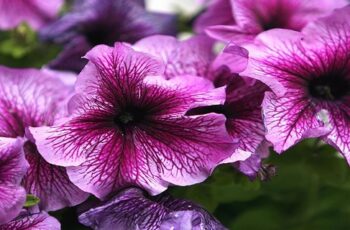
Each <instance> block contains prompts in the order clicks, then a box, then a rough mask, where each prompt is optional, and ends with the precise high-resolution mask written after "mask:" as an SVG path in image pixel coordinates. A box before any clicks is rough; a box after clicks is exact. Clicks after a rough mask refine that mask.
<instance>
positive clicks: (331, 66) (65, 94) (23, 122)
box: [0, 0, 350, 230]
mask: <svg viewBox="0 0 350 230" xmlns="http://www.w3.org/2000/svg"><path fill="white" fill-rule="evenodd" d="M62 3H63V2H62V0H50V1H38V0H27V1H22V0H11V1H9V0H0V28H1V29H9V28H13V27H15V26H17V25H18V24H19V23H21V22H23V21H25V22H27V23H28V24H29V25H30V26H31V27H32V28H34V29H38V30H39V34H40V37H41V38H42V39H43V40H44V41H49V42H56V43H60V44H63V45H64V46H65V48H64V50H63V51H62V53H61V54H60V55H59V56H58V57H57V58H56V59H55V60H54V61H52V62H51V63H49V64H48V67H49V68H50V69H49V68H46V69H41V70H37V69H11V68H7V67H0V111H1V112H0V117H1V119H0V194H1V198H2V199H1V201H0V229H7V230H8V229H50V230H55V229H60V224H59V222H58V221H57V220H56V219H55V218H53V217H51V216H49V215H48V214H47V213H46V212H47V211H54V210H58V209H62V208H64V207H67V206H75V205H78V204H80V203H82V202H84V201H85V200H86V199H87V198H88V197H89V195H90V194H92V195H94V196H96V197H97V198H99V199H100V200H101V202H100V203H98V204H94V207H92V208H87V211H84V212H82V214H81V215H80V217H79V221H80V222H81V223H83V224H84V225H87V226H90V227H92V228H94V229H107V230H108V229H225V227H224V226H222V225H221V224H220V223H219V222H218V221H217V220H216V219H215V218H214V217H212V216H211V215H210V214H209V213H208V212H206V211H205V210H204V209H202V208H201V207H199V206H198V205H196V204H193V203H191V202H189V201H184V200H179V199H175V198H172V197H170V196H168V195H165V194H161V193H162V192H163V191H165V190H166V189H167V188H168V186H169V185H177V186H186V185H192V184H195V183H200V182H202V181H204V180H205V179H206V178H207V177H208V176H209V175H210V174H211V172H212V171H213V170H214V168H215V167H216V166H218V165H220V164H223V163H232V164H233V166H234V167H235V168H236V169H237V170H240V171H241V172H242V173H244V174H246V175H247V176H248V177H250V178H254V177H256V175H257V174H258V173H259V171H260V170H262V169H261V168H262V164H261V160H262V159H263V158H265V157H267V155H268V151H269V147H270V146H273V148H274V149H275V151H276V152H278V153H281V152H283V151H284V150H286V149H288V148H289V147H291V146H292V145H294V144H296V143H297V142H299V141H301V140H303V139H305V138H311V137H313V138H315V137H319V138H321V139H322V140H324V141H325V142H327V143H329V144H330V145H332V146H334V147H335V148H336V149H337V150H338V151H339V152H340V153H342V154H343V156H344V157H345V159H346V160H347V161H348V162H350V20H349V19H350V7H348V6H346V4H347V3H346V1H341V0H337V1H334V0H321V1H320V0H317V1H316V0H309V1H304V0H299V1H295V0H259V1H255V0H213V1H210V2H209V3H203V4H205V5H206V7H207V10H206V11H204V12H203V13H202V14H201V15H200V16H199V17H198V18H197V20H196V22H195V26H194V30H195V31H196V32H197V35H195V36H193V37H191V38H190V39H188V40H185V41H179V40H177V39H176V38H174V37H172V36H170V35H175V29H174V28H175V22H176V18H175V17H174V16H172V15H166V14H160V13H150V12H147V11H146V10H145V9H144V2H143V1H142V0H132V1H131V0H85V1H79V0H77V1H76V3H75V5H74V6H73V8H72V9H71V11H70V12H68V13H66V14H65V15H63V16H62V17H61V18H60V19H58V20H56V21H55V20H54V16H55V15H56V14H57V11H58V9H59V8H60V6H61V5H62ZM336 8H339V9H336ZM18 12H21V13H18ZM48 23H49V24H48ZM156 34H163V35H156ZM215 40H220V41H223V42H225V43H226V47H225V48H224V49H223V50H222V51H221V52H220V53H219V54H215V53H214V52H213V45H214V42H215ZM116 41H118V42H116ZM115 42H116V43H115ZM114 43H115V44H114ZM101 44H104V45H101ZM81 56H84V59H81V58H80V57H81ZM53 69H55V71H54V70H53ZM58 70H70V71H75V72H79V74H78V76H77V78H76V81H75V74H71V73H67V72H60V71H58ZM228 192H229V191H228ZM26 194H32V195H34V196H36V197H38V198H40V202H39V203H38V204H37V205H36V206H33V207H30V208H23V205H24V203H25V200H26ZM159 194H160V195H159Z"/></svg>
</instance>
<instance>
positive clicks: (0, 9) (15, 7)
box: [0, 0, 63, 30]
mask: <svg viewBox="0 0 350 230" xmlns="http://www.w3.org/2000/svg"><path fill="white" fill-rule="evenodd" d="M62 5H63V0H50V1H40V0H25V1H24V0H0V30H8V29H12V28H14V27H16V26H18V25H19V24H20V23H23V22H26V23H28V24H29V25H30V26H31V27H32V28H33V29H39V28H41V27H42V26H44V25H45V24H47V23H49V22H51V21H52V20H53V19H54V18H55V16H56V15H57V13H58V11H59V9H60V8H61V6H62Z"/></svg>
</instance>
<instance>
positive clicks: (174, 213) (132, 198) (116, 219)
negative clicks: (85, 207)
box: [79, 188, 225, 230]
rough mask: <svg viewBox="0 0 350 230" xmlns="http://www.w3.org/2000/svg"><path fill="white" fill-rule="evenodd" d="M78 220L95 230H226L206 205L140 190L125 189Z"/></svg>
mask: <svg viewBox="0 0 350 230" xmlns="http://www.w3.org/2000/svg"><path fill="white" fill-rule="evenodd" d="M79 221H80V222H81V223H83V224H84V225H87V226H89V227H91V228H93V229H101V230H107V229H111V228H117V229H121V230H124V229H130V230H136V229H149V230H156V229H164V230H165V229H174V230H180V229H196V230H200V229H208V230H214V229H215V230H224V229H225V227H224V226H222V225H221V224H220V223H219V222H218V221H217V220H216V219H215V218H214V217H212V216H211V215H210V214H209V213H208V212H207V211H205V210H204V209H203V208H201V207H199V206H197V205H196V204H193V203H192V202H189V201H185V200H177V199H174V198H172V197H170V196H167V195H165V196H160V197H157V198H149V197H147V196H146V195H145V194H144V193H143V192H142V191H141V190H139V189H137V188H131V189H127V190H124V191H122V192H121V193H119V194H118V195H116V196H115V197H113V198H112V199H110V200H109V201H107V202H105V203H104V204H102V205H100V206H99V207H96V208H93V209H90V210H89V211H87V212H85V213H83V214H82V215H80V216H79Z"/></svg>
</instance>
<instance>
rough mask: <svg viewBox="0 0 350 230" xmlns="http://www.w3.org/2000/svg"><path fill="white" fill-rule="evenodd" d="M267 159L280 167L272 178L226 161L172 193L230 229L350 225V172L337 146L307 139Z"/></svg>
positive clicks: (295, 229) (328, 228) (329, 229)
mask: <svg viewBox="0 0 350 230" xmlns="http://www.w3.org/2000/svg"><path fill="white" fill-rule="evenodd" d="M266 162H268V163H270V164H273V165H275V166H276V167H277V175H276V176H275V177H273V178H272V179H271V180H270V181H268V182H259V181H253V182H250V181H249V180H248V179H246V177H244V176H242V175H239V174H237V173H235V172H233V169H232V167H230V166H227V165H226V166H223V167H222V166H221V167H219V168H218V169H217V170H216V171H215V172H214V174H213V175H212V177H211V178H210V179H208V180H207V181H206V182H204V183H202V184H199V185H195V186H191V187H189V188H173V189H172V193H173V194H174V195H175V196H177V197H182V198H186V199H190V200H194V201H196V202H198V203H199V204H201V205H202V206H204V207H205V208H207V209H208V210H209V211H211V212H212V213H213V214H214V215H215V216H216V217H217V218H218V219H219V220H220V221H221V222H222V223H223V224H224V225H225V226H227V227H229V228H230V229H243V230H250V229H252V230H253V229H254V230H255V229H260V230H264V229H267V230H274V229H291V230H310V229H311V230H313V229H317V230H319V229H321V230H323V229H324V230H333V229H337V230H338V229H348V227H349V226H350V195H349V194H350V170H349V168H348V165H347V164H346V161H345V160H344V159H343V158H342V157H341V156H340V155H339V154H338V153H337V152H336V151H335V150H334V149H333V148H331V147H330V146H328V145H324V144H322V143H319V142H317V141H315V140H307V141H304V142H302V143H300V144H298V145H297V146H295V147H293V148H292V149H290V150H288V151H286V152H285V153H283V154H282V155H277V154H275V153H272V154H271V156H270V157H269V159H267V161H266Z"/></svg>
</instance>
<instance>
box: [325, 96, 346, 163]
mask: <svg viewBox="0 0 350 230" xmlns="http://www.w3.org/2000/svg"><path fill="white" fill-rule="evenodd" d="M349 102H350V98H348V99H347V102H346V103H343V104H342V105H341V106H339V107H335V106H331V107H330V109H329V113H330V120H329V122H330V123H331V124H333V127H334V128H333V129H332V131H331V132H330V133H329V134H328V135H327V136H326V137H325V138H324V140H325V141H326V142H327V143H329V144H330V145H332V146H333V147H335V148H336V149H337V150H338V151H339V152H340V153H342V154H343V155H344V157H345V159H346V160H347V162H348V164H349V165H350V119H349V118H350V107H349Z"/></svg>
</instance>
